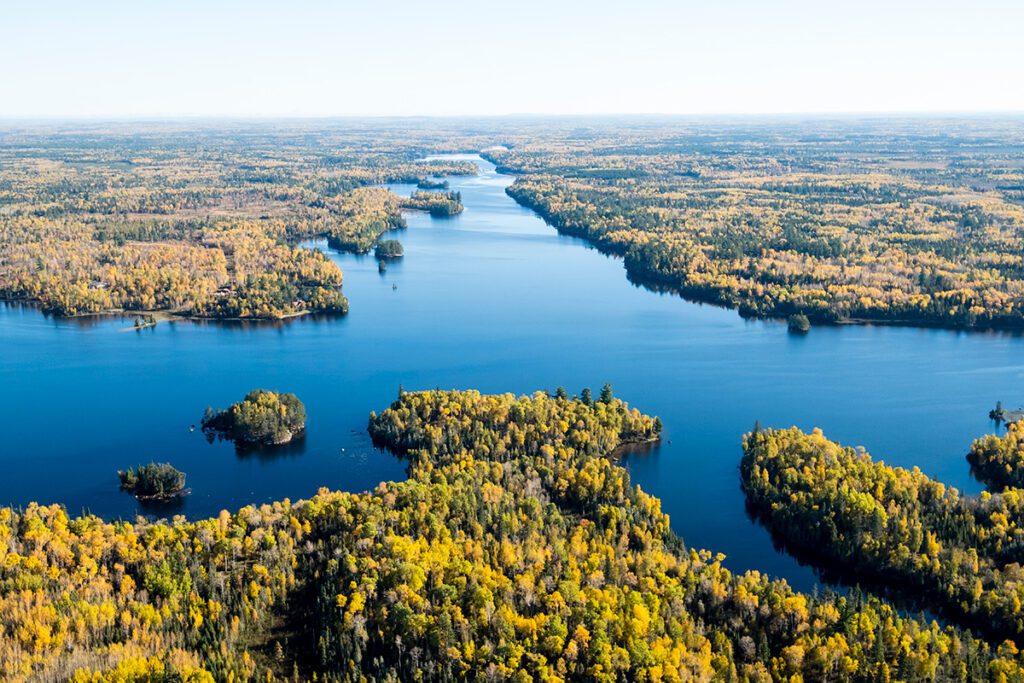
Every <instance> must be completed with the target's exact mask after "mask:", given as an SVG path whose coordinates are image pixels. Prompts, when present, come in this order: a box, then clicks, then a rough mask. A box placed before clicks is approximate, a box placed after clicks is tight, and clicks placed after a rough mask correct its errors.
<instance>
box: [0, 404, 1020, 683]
mask: <svg viewBox="0 0 1024 683" xmlns="http://www.w3.org/2000/svg"><path fill="white" fill-rule="evenodd" d="M587 393H588V394H589V392H587ZM369 430H370V433H371V436H372V437H373V438H374V440H375V442H376V443H378V444H380V445H382V446H384V447H386V448H388V449H389V450H391V451H393V452H395V453H400V454H403V455H404V456H405V457H406V459H407V462H408V470H407V473H408V478H407V479H406V480H403V481H393V482H383V483H381V484H380V485H379V486H377V487H376V488H375V489H374V490H373V491H370V492H365V493H344V492H331V491H327V490H322V491H321V492H320V493H318V494H317V495H316V496H314V497H313V498H312V499H310V500H307V501H302V502H297V503H292V502H290V501H282V502H277V503H270V504H263V505H251V506H248V507H245V508H243V509H241V510H239V511H237V512H236V513H234V514H231V513H229V512H227V511H225V512H222V513H221V514H220V516H219V517H217V518H213V519H203V520H197V521H187V520H185V519H184V518H176V519H175V520H173V521H171V522H164V521H151V520H147V519H145V518H139V519H137V520H135V521H133V522H121V521H118V522H106V521H103V520H102V519H100V518H98V517H95V516H84V517H79V518H69V516H68V513H67V511H66V510H65V509H64V508H63V507H61V506H59V505H53V506H46V507H44V506H38V505H30V506H28V507H27V508H26V509H24V510H15V509H12V508H0V566H2V567H4V569H3V580H4V582H5V585H8V586H28V587H30V588H23V589H20V590H9V591H5V592H0V613H2V614H3V615H4V624H5V626H6V628H5V629H4V630H2V631H0V645H2V647H0V678H3V679H4V680H22V679H36V680H72V681H76V682H81V683H124V682H126V681H168V680H186V681H191V682H193V683H211V682H212V681H221V680H235V681H245V680H248V681H255V680H259V681H275V682H278V683H284V682H285V681H295V680H322V681H338V682H340V681H362V680H365V681H368V682H371V681H375V682H379V683H383V682H384V681H398V680H422V681H438V682H440V681H451V680H473V681H476V680H508V681H515V680H524V681H526V680H548V681H596V682H598V683H616V681H662V682H664V683H668V682H669V681H691V680H693V681H712V680H714V681H750V682H755V681H757V682H761V681H773V682H778V683H782V682H783V681H786V682H791V681H799V680H803V681H826V680H827V681H850V682H854V681H882V680H892V681H897V680H898V681H947V680H949V681H954V680H955V681H983V680H984V681H989V680H996V681H1002V680H1005V681H1016V680H1021V678H1022V677H1024V655H1022V654H1021V652H1020V651H1019V650H1018V649H1017V647H1016V646H1015V645H1014V644H1013V643H1001V642H1000V641H998V640H996V641H992V642H990V641H987V640H985V639H982V638H979V637H978V636H976V635H974V634H973V633H972V632H970V631H967V630H964V629H962V628H958V627H956V626H953V625H941V626H940V625H939V624H937V623H936V622H934V621H932V620H930V619H925V618H924V617H923V616H921V617H913V616H907V615H905V614H903V613H901V612H899V611H897V610H896V609H895V608H893V607H892V606H891V605H890V604H889V603H887V602H886V601H883V600H880V599H878V598H876V597H872V596H870V595H865V594H863V593H860V592H856V591H853V592H850V593H847V594H836V593H830V592H821V593H815V594H813V595H811V594H805V593H799V592H796V591H794V590H793V589H792V588H791V587H790V586H789V585H788V584H787V583H786V582H785V581H774V580H771V579H769V578H768V577H767V576H765V575H764V574H763V573H760V572H748V573H745V574H734V573H732V572H730V571H729V570H728V569H726V568H725V567H724V566H723V564H722V560H723V557H722V556H721V555H716V554H714V553H712V552H708V551H705V550H697V549H690V548H687V547H686V546H685V545H684V543H683V541H682V539H680V538H679V537H678V536H676V535H675V533H673V531H672V530H671V527H670V525H669V519H668V517H667V515H665V514H664V513H663V512H662V510H661V503H660V501H659V500H658V499H657V498H654V497H652V496H650V495H649V494H647V493H645V492H644V491H642V490H641V489H640V488H639V487H636V486H633V485H632V484H631V483H630V478H629V473H628V472H627V471H626V470H625V469H624V468H623V467H621V466H619V465H618V464H617V463H616V462H615V460H614V453H615V451H616V449H617V447H618V446H620V445H621V444H623V443H625V442H629V441H644V440H650V439H653V438H656V437H657V435H658V424H657V422H656V421H655V418H653V417H651V416H648V415H644V414H642V413H640V412H639V411H637V410H636V409H633V408H630V407H629V406H627V405H626V404H625V403H623V402H622V401H621V400H619V399H617V398H614V397H611V398H610V399H609V400H608V401H604V400H600V399H599V400H597V401H591V400H584V399H583V397H582V394H581V397H580V398H572V397H569V396H568V395H564V396H563V395H556V396H551V395H549V394H547V393H543V392H538V393H535V394H533V395H531V396H514V395H512V394H503V395H495V396H487V395H481V394H480V393H478V392H475V391H427V392H403V393H402V394H401V396H400V397H399V398H398V400H396V401H395V402H394V403H393V404H392V405H391V406H390V407H388V408H387V409H386V410H384V411H382V412H381V413H380V414H376V415H371V417H370V424H369ZM781 436H782V435H781V434H780V435H776V434H773V433H768V432H763V433H761V432H759V436H758V438H759V439H772V440H774V439H777V438H778V439H780V440H779V441H778V446H780V447H783V451H784V452H785V453H786V455H785V456H783V457H785V458H786V463H785V467H787V468H788V467H789V458H791V457H795V455H796V453H795V451H801V452H804V453H806V454H807V456H808V457H814V454H815V453H818V452H819V451H822V450H826V451H830V448H829V447H828V446H827V445H826V444H827V442H825V441H824V439H823V438H820V437H806V436H805V437H803V438H805V439H810V441H809V442H801V441H800V439H799V438H798V437H797V436H796V435H793V438H794V439H795V442H796V443H801V444H802V445H801V446H800V448H798V449H793V448H789V447H788V446H787V442H786V441H785V440H782V439H781ZM769 443H770V442H769V441H755V442H753V443H751V444H750V445H749V446H750V448H751V453H752V455H751V457H756V458H758V459H759V460H760V459H761V458H762V457H764V458H768V460H769V462H770V461H771V460H772V458H774V456H773V455H772V452H773V449H772V448H771V447H768V444H769ZM834 448H838V447H834ZM840 450H841V449H840ZM754 452H757V453H759V454H761V455H756V456H755V455H753V453H754ZM861 460H864V458H863V457H862V458H861ZM780 464H782V463H780ZM810 464H813V465H815V466H816V467H818V464H817V463H816V462H814V463H810ZM821 467H823V468H824V469H825V471H826V472H828V473H831V474H836V473H837V471H836V470H835V468H836V467H840V468H845V465H844V464H843V463H842V461H839V462H836V463H831V462H830V461H825V462H822V463H821V464H820V467H819V469H820V468H821ZM864 467H866V468H867V470H868V471H871V472H875V471H876V470H874V469H872V466H871V465H870V463H868V462H865V463H864ZM750 471H751V472H756V473H757V476H755V477H754V479H758V480H761V479H765V480H766V484H765V486H771V485H778V484H779V483H781V480H780V479H778V478H775V471H776V470H774V469H768V470H764V471H765V472H766V474H763V475H762V474H760V472H761V471H762V470H760V469H756V470H755V469H753V468H750ZM877 471H878V472H879V474H882V475H883V479H882V480H881V481H877V482H871V488H867V487H864V488H863V489H862V488H861V481H862V480H861V479H860V477H859V474H858V472H857V471H856V470H853V471H851V472H849V473H848V474H850V475H853V478H852V479H851V483H852V487H853V490H854V491H856V492H857V496H856V499H855V500H853V499H851V501H850V502H851V504H850V505H849V506H848V507H847V508H821V509H819V510H818V511H817V512H816V513H815V514H816V516H817V517H818V518H820V517H821V515H822V514H825V515H826V519H830V518H831V516H832V515H839V514H843V515H846V514H848V515H852V516H853V518H854V519H856V520H866V521H867V522H869V523H876V522H875V520H878V523H880V524H881V529H882V530H885V531H887V532H890V533H891V532H894V531H898V530H899V525H900V524H902V522H903V521H908V522H915V523H914V524H911V525H910V526H909V527H908V528H907V530H906V532H905V533H907V534H910V535H916V534H918V533H920V536H921V538H920V544H919V546H912V545H910V544H908V546H909V548H908V552H909V554H910V558H912V559H913V560H914V561H916V562H917V563H918V566H920V571H921V572H922V574H925V573H927V574H931V573H933V572H934V571H935V567H940V568H941V569H942V571H943V572H948V573H950V575H951V576H952V578H953V588H952V590H953V591H954V593H953V595H954V596H955V597H959V596H960V595H961V589H960V587H959V584H960V582H961V581H963V582H964V583H965V585H966V586H967V587H968V588H971V587H973V586H976V585H977V582H978V581H981V582H984V584H992V585H994V586H996V587H998V586H1000V585H1003V586H1005V587H1006V588H1007V589H1009V588H1010V586H1011V583H1010V582H1009V579H1010V575H1009V573H1007V574H1006V575H1005V577H1003V578H1005V580H1006V583H1002V584H1000V583H998V582H996V581H995V578H994V577H995V576H996V575H995V574H990V573H989V570H990V568H991V567H992V566H993V563H994V562H995V561H996V559H995V558H998V557H999V554H998V553H999V550H998V544H999V541H1000V540H1001V539H1006V540H1008V538H1007V537H1005V536H1002V535H1001V534H1005V533H1009V532H1010V531H1011V530H1012V529H1011V527H1009V526H1007V525H1006V524H1005V523H1004V521H1003V517H1001V516H1000V514H1006V513H1007V512H1008V511H1009V510H1008V508H1009V505H1010V503H1009V502H1007V501H1006V499H1004V502H1000V503H996V502H994V501H995V500H996V496H993V497H992V501H993V502H991V503H986V505H993V506H996V507H994V508H993V509H992V512H994V513H996V514H993V515H992V516H991V519H990V518H989V517H987V516H986V517H977V518H971V517H970V516H967V517H962V516H960V515H959V513H956V514H957V516H955V517H954V518H953V519H954V520H955V521H956V522H957V524H966V525H967V526H963V527H961V526H957V527H955V528H952V527H951V528H948V529H947V527H944V526H942V525H941V524H937V525H934V526H926V527H924V528H921V527H918V526H917V524H916V522H917V520H918V519H920V520H921V521H922V522H924V521H926V520H927V521H928V523H929V524H930V523H931V520H932V519H933V518H931V517H930V516H927V517H922V518H918V517H917V516H916V514H917V511H918V510H922V509H932V508H933V507H934V506H938V507H934V509H935V510H936V511H938V512H939V513H940V514H941V512H942V510H943V508H942V506H944V505H946V504H948V503H949V502H952V500H953V499H952V498H951V497H950V494H949V493H948V492H947V493H944V494H942V492H940V491H938V490H937V489H936V490H934V491H932V490H929V489H928V487H925V488H922V489H920V490H919V491H917V493H919V494H921V495H923V496H929V495H932V494H936V495H937V497H935V496H933V497H932V498H922V499H921V501H920V502H914V501H916V500H917V499H916V498H913V497H910V496H909V495H907V496H904V495H903V493H904V491H905V489H904V485H905V484H909V483H912V482H917V481H918V479H917V478H916V475H914V476H909V475H910V473H902V474H897V475H896V476H895V479H894V480H892V481H891V482H890V481H889V479H888V477H890V476H893V473H890V472H888V471H887V470H877ZM781 472H782V471H781V470H780V471H779V474H780V475H781ZM789 472H790V474H786V475H785V477H786V478H787V479H793V480H794V482H796V483H799V482H801V481H802V480H803V479H804V478H806V477H810V476H819V475H818V474H816V473H815V470H814V469H813V468H811V469H810V471H806V470H801V469H799V468H798V469H796V470H795V471H794V470H789ZM839 473H842V474H847V472H846V470H845V469H842V470H840V472H839ZM842 481H844V479H842V478H831V479H828V480H827V481H823V482H821V484H820V488H821V490H823V491H829V490H831V491H835V490H836V489H837V488H838V487H839V482H842ZM829 482H831V484H830V483H829ZM773 483H774V484H773ZM921 483H923V481H922V482H921ZM878 484H882V490H883V491H885V490H890V491H893V492H894V493H895V494H897V495H899V496H900V498H899V499H900V500H901V501H906V502H905V505H906V509H907V511H906V512H905V513H899V514H897V513H895V512H894V522H893V523H892V525H889V523H888V522H886V521H885V519H884V517H882V515H881V514H880V513H879V512H875V510H876V509H878V508H880V507H881V503H879V504H877V505H876V504H875V503H873V502H872V500H873V499H874V497H875V496H876V495H877V494H875V493H873V491H874V488H875V486H876V485H878ZM758 486H760V484H759V485H758ZM886 487H888V488H886ZM794 492H797V491H794ZM906 493H907V494H910V493H912V492H911V491H906ZM938 494H941V495H938ZM833 495H834V494H833ZM804 497H806V494H804V493H802V490H801V492H800V493H799V495H798V498H797V500H796V501H795V502H794V503H792V504H791V503H789V502H788V499H780V509H783V510H785V509H788V508H789V506H790V505H794V506H799V505H801V501H802V499H803V498H804ZM837 502H839V501H837ZM854 502H856V503H857V504H856V505H853V504H852V503H854ZM893 507H894V506H893ZM847 509H848V510H849V512H845V510H847ZM955 510H956V508H949V511H950V512H954V511H955ZM823 511H824V512H823ZM880 512H881V511H880ZM972 519H974V521H973V522H972V521H971V520H972ZM830 521H831V519H830ZM835 521H836V522H838V523H843V524H845V521H844V518H841V517H837V518H836V519H835ZM972 523H973V524H981V525H984V528H985V529H986V530H991V531H997V530H998V531H999V532H1000V533H999V534H996V535H994V536H992V537H991V540H990V541H989V540H985V541H982V540H980V539H981V538H982V536H981V535H980V533H979V535H978V536H977V538H978V539H979V541H978V548H979V549H978V551H977V558H975V556H974V555H972V554H970V553H966V554H964V555H962V556H950V555H943V554H942V553H944V552H948V550H947V546H946V542H947V541H946V539H948V538H950V535H949V534H951V533H954V532H956V533H959V534H961V536H962V537H963V538H964V539H967V538H974V536H973V535H972V534H973V532H972V531H971V529H972V527H971V524H972ZM842 528H844V529H845V528H846V527H845V526H844V527H842ZM978 528H979V532H980V529H981V527H978ZM1018 528H1019V527H1018ZM876 529H877V527H876ZM958 529H959V531H956V530H958ZM822 532H824V533H827V532H826V531H825V530H822ZM872 533H877V531H873V532H872ZM880 538H883V539H884V538H885V536H881V537H880ZM962 542H965V541H961V542H957V543H953V542H951V541H950V544H951V547H953V548H959V547H960V546H959V545H958V543H962ZM1003 547H1004V548H1005V547H1006V546H1003ZM982 549H984V551H982ZM922 553H923V554H924V555H926V556H927V557H923V556H922V555H921V554H922ZM974 562H977V569H978V572H980V573H976V575H974V574H972V572H975V565H974ZM937 563H938V564H937ZM1010 571H1011V570H1010V569H1007V572H1010ZM1001 580H1002V579H1001ZM994 595H995V597H996V599H995V600H994V601H993V602H992V604H991V606H990V608H991V610H992V611H993V612H994V613H997V614H1000V615H1005V616H1000V617H998V619H999V621H1000V622H1002V623H1005V622H1007V621H1010V620H1011V619H1010V615H1011V614H1012V613H1013V605H1010V604H1006V605H1005V607H1006V611H1005V612H1004V611H1002V610H1001V609H999V607H1000V605H1002V604H1003V603H1002V602H1001V597H1003V596H1005V597H1006V598H1009V597H1010V594H1009V593H1005V594H1003V593H1000V592H999V591H998V590H996V591H995V592H994ZM307 644H316V647H308V646H307Z"/></svg>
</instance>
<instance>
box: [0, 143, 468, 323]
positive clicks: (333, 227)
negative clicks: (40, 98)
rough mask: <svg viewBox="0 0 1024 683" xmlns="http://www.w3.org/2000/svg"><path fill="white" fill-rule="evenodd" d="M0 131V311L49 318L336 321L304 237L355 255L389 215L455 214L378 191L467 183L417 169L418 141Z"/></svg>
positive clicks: (444, 204)
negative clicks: (126, 315)
mask: <svg viewBox="0 0 1024 683" xmlns="http://www.w3.org/2000/svg"><path fill="white" fill-rule="evenodd" d="M139 125H140V129H139V130H123V129H119V128H115V129H111V130H101V131H93V130H75V131H70V132H69V131H61V132H60V133H53V132H50V131H47V130H37V129H35V128H33V129H28V130H25V131H21V130H15V131H11V130H4V131H0V133H2V134H0V297H3V298H7V299H20V300H27V301H32V302H37V303H39V304H40V305H41V306H42V308H43V309H44V310H46V311H48V312H51V313H54V314H58V315H64V316H74V315H85V314H98V313H116V312H125V311H127V312H156V311H165V312H168V313H172V314H177V315H184V316H189V317H194V318H217V319H225V318H241V319H249V318H252V319H276V318H285V317H289V316H293V315H297V314H301V313H308V312H323V313H336V314H344V313H346V312H347V310H348V301H347V299H346V298H345V296H344V295H343V294H342V292H341V286H342V273H341V271H340V270H339V268H338V267H337V265H335V264H334V263H333V262H332V261H331V260H330V259H328V258H327V257H326V256H325V255H324V254H322V253H320V252H319V251H318V250H316V249H307V248H301V247H300V246H299V243H300V242H301V241H302V240H305V239H310V238H326V239H327V241H328V244H329V246H331V247H332V248H335V249H340V250H346V251H353V252H357V253H366V252H369V251H371V250H372V248H373V246H374V244H375V243H376V241H377V239H378V238H379V237H380V235H381V234H383V233H384V232H386V231H388V230H391V229H394V228H401V227H404V225H405V222H404V220H403V219H402V216H401V209H402V207H403V206H404V205H409V207H410V208H418V209H423V210H426V211H430V212H431V213H432V214H438V215H440V214H444V215H448V214H450V213H455V212H457V211H458V210H461V204H459V203H458V200H457V198H453V197H451V196H449V195H448V194H446V193H435V192H417V194H416V197H414V198H411V199H410V198H405V199H404V200H403V199H402V198H400V197H398V196H397V195H395V194H393V193H391V192H389V191H388V190H387V189H385V188H382V187H372V186H373V185H377V184H380V183H385V182H409V183H416V182H418V181H419V180H420V179H422V178H424V177H427V176H438V175H452V174H455V175H458V174H473V173H475V172H476V166H475V165H474V164H472V163H468V162H461V161H429V162H418V161H417V159H419V158H420V157H421V156H423V155H424V154H427V153H429V152H431V151H433V143H432V142H431V138H430V137H429V136H427V135H425V134H422V133H421V134H419V135H418V136H414V139H415V140H416V142H417V145H416V146H406V145H403V144H400V143H399V142H396V139H397V138H399V136H398V135H397V134H396V135H395V136H394V139H393V138H391V137H389V136H386V135H383V136H382V135H377V136H369V135H367V136H366V137H364V135H363V134H362V133H360V132H358V131H348V132H346V133H343V134H342V133H338V132H335V133H331V132H330V131H323V130H320V131H317V132H316V134H315V135H313V136H310V135H307V134H306V133H300V132H293V133H287V132H281V131H273V132H270V131H253V130H230V129H229V130H224V129H223V128H215V129H210V130H205V131H204V130H199V131H177V130H166V129H165V128H163V127H160V126H149V127H147V126H143V125H141V124H139Z"/></svg>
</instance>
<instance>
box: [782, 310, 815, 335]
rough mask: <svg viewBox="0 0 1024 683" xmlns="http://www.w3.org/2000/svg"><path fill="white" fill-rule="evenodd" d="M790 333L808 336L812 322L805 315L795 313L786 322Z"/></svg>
mask: <svg viewBox="0 0 1024 683" xmlns="http://www.w3.org/2000/svg"><path fill="white" fill-rule="evenodd" d="M786 323H787V325H788V326H789V331H790V332H796V333H797V334H807V333H808V332H810V330H811V321H810V320H808V319H807V316H806V315H804V314H803V313H794V314H793V315H791V316H789V318H787V320H786Z"/></svg>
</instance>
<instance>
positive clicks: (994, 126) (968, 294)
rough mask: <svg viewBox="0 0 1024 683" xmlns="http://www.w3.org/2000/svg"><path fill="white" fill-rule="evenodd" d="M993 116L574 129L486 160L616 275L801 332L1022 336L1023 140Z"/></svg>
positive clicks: (1016, 128)
mask: <svg viewBox="0 0 1024 683" xmlns="http://www.w3.org/2000/svg"><path fill="white" fill-rule="evenodd" d="M1021 131H1022V128H1021V127H1020V125H1019V122H1015V121H1013V120H1011V119H1004V120H985V119H977V120H966V119H965V120H956V119H946V120H941V121H936V120H931V121H927V120H913V119H908V120H848V121H799V122H794V121H785V120H779V121H763V122H750V123H743V122H736V123H732V124H724V123H723V124H719V125H711V124H704V125H702V124H699V123H690V124H689V125H687V124H685V123H678V122H676V123H674V124H673V123H671V122H664V123H662V124H661V125H658V124H657V123H651V124H650V125H648V126H642V125H640V124H637V125H635V126H633V127H628V126H626V125H624V124H623V125H619V126H614V125H607V126H606V127H601V126H598V125H594V126H592V127H580V128H578V129H576V130H575V131H572V132H567V133H565V134H562V135H549V136H538V137H537V138H534V139H531V140H529V141H525V142H523V143H522V144H518V145H512V148H511V149H509V150H496V151H490V152H488V153H487V154H486V156H488V157H489V158H490V159H491V160H492V161H494V162H495V163H497V164H498V165H499V167H501V168H503V169H505V170H507V171H508V172H511V173H514V174H516V175H517V176H518V178H517V180H516V182H515V183H514V184H513V185H512V186H511V187H510V188H509V189H508V193H509V194H510V195H511V196H512V197H513V198H515V199H516V200H517V201H519V202H520V203H522V204H523V205H525V206H528V207H531V208H533V209H534V210H536V211H537V212H539V213H540V214H541V215H542V216H544V217H545V219H547V220H548V221H549V222H550V223H551V224H552V225H554V226H555V227H556V228H558V229H559V230H560V231H563V232H565V233H568V234H571V235H575V236H579V237H583V238H586V239H588V240H590V241H592V242H594V243H595V244H596V245H597V246H599V247H600V248H601V249H603V250H605V251H607V252H609V253H612V254H617V255H620V256H622V257H623V258H624V261H625V266H626V270H627V272H628V274H629V276H630V278H632V279H633V280H635V281H637V282H640V283H643V284H646V285H649V286H651V287H655V288H664V289H668V290H672V291H676V292H679V293H681V294H683V295H684V296H686V297H689V298H693V299H696V300H700V301H708V302H712V303H715V304H720V305H723V306H728V307H732V308H737V309H739V311H740V312H741V313H742V314H743V315H748V316H772V317H779V318H785V317H787V316H789V315H792V314H803V315H806V316H807V317H808V318H809V319H810V320H811V321H812V322H841V321H877V322H887V323H901V324H913V325H938V326H946V327H1000V328H1005V327H1021V326H1024V260H1022V259H1024V256H1022V248H1024V161H1022V159H1024V135H1022V132H1021Z"/></svg>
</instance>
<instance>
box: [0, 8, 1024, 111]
mask: <svg viewBox="0 0 1024 683" xmlns="http://www.w3.org/2000/svg"><path fill="white" fill-rule="evenodd" d="M1022 70H1024V0H972V1H969V2H950V1H948V0H930V1H928V2H925V1H923V0H921V1H919V0H885V1H880V0H859V1H849V0H842V1H830V0H814V1H812V0H774V1H773V0H706V1H700V2H698V1H694V0H676V1H670V0H631V1H626V0H623V1H620V2H607V1H604V0H591V1H590V2H583V1H575V0H573V1H569V2H559V1H558V0H511V1H509V2H493V1H487V0H478V1H477V2H468V1H463V0H452V1H447V2H429V1H428V2H425V1H423V0H419V1H417V2H407V1H406V0H397V1H393V2H368V1H358V2H356V1H352V0H347V1H342V2H327V1H325V0H292V1H286V0H278V1H273V2H265V1H263V0H245V1H235V0H221V1H220V2H218V1H217V0H203V1H200V0H0V116H5V117H12V116H13V117H19V116H100V117H103V116H124V117H131V116H165V115H203V116H336V115H364V114H398V115H407V114H427V115H449V114H455V115H459V114H466V115H475V114H508V113H556V114H580V113H584V114H585V113H602V114H608V113H633V112H636V113H640V112H649V113H682V114H714V113H780V112H865V111H868V112H893V111H1024V76H1022Z"/></svg>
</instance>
